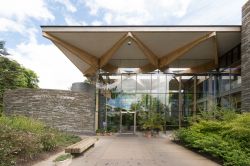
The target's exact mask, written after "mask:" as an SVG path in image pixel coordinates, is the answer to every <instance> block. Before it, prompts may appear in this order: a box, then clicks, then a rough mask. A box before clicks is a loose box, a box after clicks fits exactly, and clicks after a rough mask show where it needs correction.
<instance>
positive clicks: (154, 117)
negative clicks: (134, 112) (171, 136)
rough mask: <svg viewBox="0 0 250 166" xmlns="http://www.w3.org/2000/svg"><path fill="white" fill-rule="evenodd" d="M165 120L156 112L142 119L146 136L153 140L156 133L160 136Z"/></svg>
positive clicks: (149, 113)
mask: <svg viewBox="0 0 250 166" xmlns="http://www.w3.org/2000/svg"><path fill="white" fill-rule="evenodd" d="M162 124H163V119H162V117H161V115H160V113H157V112H155V111H152V112H148V114H147V115H146V116H144V118H142V128H143V129H144V130H146V133H145V136H146V137H148V138H151V137H152V136H153V135H154V133H156V134H158V133H159V131H161V130H162V129H163V127H162Z"/></svg>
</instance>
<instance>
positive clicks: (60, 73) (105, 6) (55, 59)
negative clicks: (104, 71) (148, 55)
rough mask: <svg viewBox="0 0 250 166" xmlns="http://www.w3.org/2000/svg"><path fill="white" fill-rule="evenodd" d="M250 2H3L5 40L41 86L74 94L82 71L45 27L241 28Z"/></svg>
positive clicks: (0, 16)
mask: <svg viewBox="0 0 250 166" xmlns="http://www.w3.org/2000/svg"><path fill="white" fill-rule="evenodd" d="M246 1H247V0H216V1H215V0H7V1H4V0H2V1H1V2H0V4H1V5H0V25H1V26H0V40H4V41H6V48H7V50H8V52H9V53H11V55H10V56H9V57H10V58H12V59H15V60H17V61H18V62H19V63H21V64H23V66H25V67H27V68H30V69H32V70H34V71H35V72H36V73H37V74H38V75H39V80H40V83H39V86H40V87H41V88H49V89H69V88H70V86H71V83H72V82H78V81H83V80H84V78H83V76H82V74H81V72H80V71H79V70H78V69H77V68H76V67H75V66H74V65H73V64H72V63H71V62H70V61H69V60H68V59H67V58H66V57H65V56H64V55H63V54H62V53H61V52H60V51H59V50H58V49H57V48H56V47H55V46H54V45H53V44H52V43H51V42H50V41H48V40H47V39H45V38H43V37H42V35H41V28H40V25H240V24H241V7H242V6H243V4H244V3H245V2H246Z"/></svg>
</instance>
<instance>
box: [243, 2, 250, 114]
mask: <svg viewBox="0 0 250 166" xmlns="http://www.w3.org/2000/svg"><path fill="white" fill-rule="evenodd" d="M241 76H242V89H243V91H242V92H241V94H242V95H241V103H242V111H250V0H249V1H248V2H247V3H246V4H245V5H244V6H243V7H242V32H241Z"/></svg>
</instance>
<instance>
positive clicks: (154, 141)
mask: <svg viewBox="0 0 250 166" xmlns="http://www.w3.org/2000/svg"><path fill="white" fill-rule="evenodd" d="M70 166H219V164H217V163H215V162H213V161H211V160H209V159H207V158H205V157H203V156H201V155H199V154H197V153H194V152H192V151H190V150H188V149H186V148H184V147H182V146H180V145H177V144H175V143H173V142H171V141H170V139H169V138H162V137H161V138H150V139H149V138H146V137H143V136H134V135H131V136H128V135H126V136H122V135H118V136H103V137H99V141H98V142H96V144H95V147H94V148H91V149H89V150H88V151H87V152H85V153H84V154H83V155H81V156H78V157H76V158H74V159H73V161H72V163H71V164H70Z"/></svg>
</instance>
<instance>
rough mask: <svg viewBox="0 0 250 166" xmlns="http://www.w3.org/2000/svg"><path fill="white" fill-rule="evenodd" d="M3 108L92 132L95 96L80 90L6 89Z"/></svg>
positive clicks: (60, 126)
mask: <svg viewBox="0 0 250 166" xmlns="http://www.w3.org/2000/svg"><path fill="white" fill-rule="evenodd" d="M4 112H5V113H6V114H8V115H25V116H29V117H33V118H35V119H38V120H41V121H43V122H45V123H46V124H47V125H49V126H52V127H55V128H58V129H60V130H63V131H68V132H73V133H82V134H83V133H89V134H90V133H94V124H95V123H94V121H95V120H94V118H95V116H94V115H95V98H94V95H89V94H88V93H84V92H72V91H64V90H47V89H17V90H8V91H6V92H5V94H4Z"/></svg>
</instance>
